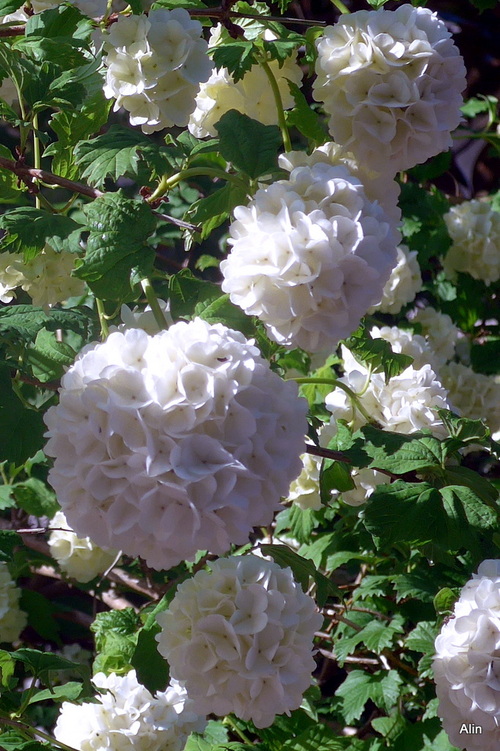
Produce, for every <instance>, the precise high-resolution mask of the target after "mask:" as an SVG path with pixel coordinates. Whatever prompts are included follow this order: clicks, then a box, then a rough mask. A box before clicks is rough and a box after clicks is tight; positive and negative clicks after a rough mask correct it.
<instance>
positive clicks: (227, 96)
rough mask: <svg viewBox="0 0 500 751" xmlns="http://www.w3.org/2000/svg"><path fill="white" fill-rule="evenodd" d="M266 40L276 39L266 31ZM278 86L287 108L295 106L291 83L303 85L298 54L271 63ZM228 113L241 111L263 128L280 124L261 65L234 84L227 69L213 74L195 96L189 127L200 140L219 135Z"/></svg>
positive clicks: (214, 41)
mask: <svg viewBox="0 0 500 751" xmlns="http://www.w3.org/2000/svg"><path fill="white" fill-rule="evenodd" d="M220 29H221V27H220V26H217V27H215V29H213V30H212V32H211V38H210V42H209V46H210V47H213V46H215V45H216V44H217V43H218V41H219V39H220V37H221V33H220ZM263 36H264V37H265V38H266V39H275V35H274V34H273V33H271V32H267V33H265V34H264V35H263ZM268 65H269V67H270V69H271V73H272V74H273V76H274V78H275V80H276V84H277V86H278V89H279V92H280V96H281V101H282V105H283V108H284V109H290V108H291V107H293V106H294V98H293V96H292V95H291V93H290V89H289V86H288V81H291V82H292V83H294V84H296V85H297V86H300V83H301V81H302V71H301V69H300V67H299V66H298V65H297V63H296V62H295V55H293V56H290V57H288V58H286V60H285V61H284V62H283V63H282V65H281V67H280V64H279V62H278V61H277V60H271V61H270V62H269V63H268ZM229 110H238V112H241V113H243V114H244V115H247V116H248V117H251V118H253V119H254V120H258V121H259V122H260V123H263V125H275V124H277V123H278V111H277V108H276V101H275V99H274V95H273V91H272V88H271V86H270V85H269V79H268V77H267V75H266V73H265V71H264V69H263V68H262V66H261V65H252V67H251V68H250V70H249V71H248V72H247V73H245V75H244V76H243V78H241V79H240V80H239V81H237V82H235V81H234V80H233V78H232V76H231V74H230V73H229V71H228V70H227V68H218V69H216V70H214V71H213V73H212V75H211V76H210V78H209V79H208V81H207V82H206V83H203V84H202V85H201V87H200V92H199V94H198V95H197V97H196V109H195V111H194V112H193V113H192V115H191V117H190V118H189V124H188V128H189V130H190V132H191V133H192V134H193V135H194V136H196V137H197V138H204V137H205V136H216V135H217V131H216V129H215V127H214V126H215V124H216V123H217V122H218V121H219V120H220V118H221V117H222V115H224V114H225V113H226V112H229Z"/></svg>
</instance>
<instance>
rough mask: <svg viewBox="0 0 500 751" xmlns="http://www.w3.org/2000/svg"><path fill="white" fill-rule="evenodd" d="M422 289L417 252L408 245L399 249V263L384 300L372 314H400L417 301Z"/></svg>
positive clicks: (389, 281)
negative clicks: (410, 303)
mask: <svg viewBox="0 0 500 751" xmlns="http://www.w3.org/2000/svg"><path fill="white" fill-rule="evenodd" d="M421 289H422V276H421V274H420V266H419V265H418V261H417V251H416V250H409V248H408V247H407V246H406V245H400V246H399V247H398V262H397V264H396V267H395V268H394V269H393V270H392V273H391V275H390V277H389V280H388V282H387V284H386V285H385V287H384V290H383V293H382V299H381V300H380V302H379V303H377V305H375V306H374V307H373V308H371V310H370V313H373V312H374V311H376V310H378V311H380V313H399V311H400V310H401V308H403V307H404V306H405V305H407V304H408V303H409V302H411V301H412V300H414V299H415V295H416V294H417V292H420V290H421Z"/></svg>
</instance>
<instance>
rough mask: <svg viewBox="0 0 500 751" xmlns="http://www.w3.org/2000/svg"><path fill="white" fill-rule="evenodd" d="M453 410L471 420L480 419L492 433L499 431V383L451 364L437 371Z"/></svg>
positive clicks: (469, 369) (459, 364)
mask: <svg viewBox="0 0 500 751" xmlns="http://www.w3.org/2000/svg"><path fill="white" fill-rule="evenodd" d="M439 375H440V378H441V380H442V382H443V386H444V387H445V388H446V389H447V390H448V392H449V399H450V402H451V403H452V404H453V407H454V408H455V409H456V410H457V411H458V412H459V413H460V414H461V415H463V416H464V417H468V418H469V419H470V420H483V421H484V422H485V423H486V424H487V425H488V427H489V428H490V430H491V432H492V433H494V432H495V431H497V430H500V383H499V382H498V381H496V380H495V378H493V377H492V376H487V375H484V373H476V372H475V371H474V370H472V368H469V367H468V366H467V365H462V363H458V362H450V363H448V364H447V365H443V366H442V367H441V368H440V371H439Z"/></svg>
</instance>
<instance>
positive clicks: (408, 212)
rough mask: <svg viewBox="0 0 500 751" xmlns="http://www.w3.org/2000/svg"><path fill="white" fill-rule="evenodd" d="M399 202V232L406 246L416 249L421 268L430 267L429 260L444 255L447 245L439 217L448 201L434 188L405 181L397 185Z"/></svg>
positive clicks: (448, 240)
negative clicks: (399, 188)
mask: <svg viewBox="0 0 500 751" xmlns="http://www.w3.org/2000/svg"><path fill="white" fill-rule="evenodd" d="M399 204H400V206H401V210H402V213H403V225H402V228H401V231H402V234H403V237H404V238H405V241H406V243H407V245H408V247H409V248H410V250H416V251H417V252H418V262H419V264H420V267H421V268H422V270H424V271H425V270H427V269H429V268H431V267H432V268H433V266H432V260H431V259H432V258H433V257H436V256H437V257H439V256H443V255H445V254H446V252H447V250H448V248H449V247H450V245H451V240H450V236H449V234H448V230H447V228H446V224H445V222H444V219H443V215H444V214H445V213H446V212H447V211H449V208H450V205H449V203H448V200H447V199H446V197H445V196H444V194H443V193H441V192H440V191H439V190H437V188H430V189H429V190H426V189H424V188H422V187H421V186H419V185H417V184H416V183H410V182H408V183H405V184H403V185H402V186H401V196H400V200H399Z"/></svg>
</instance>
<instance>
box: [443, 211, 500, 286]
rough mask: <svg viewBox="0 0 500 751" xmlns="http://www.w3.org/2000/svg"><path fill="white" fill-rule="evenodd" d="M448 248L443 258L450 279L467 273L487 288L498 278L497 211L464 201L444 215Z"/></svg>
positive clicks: (499, 221) (499, 218)
mask: <svg viewBox="0 0 500 751" xmlns="http://www.w3.org/2000/svg"><path fill="white" fill-rule="evenodd" d="M444 220H445V222H446V226H447V228H448V234H449V235H450V237H451V241H452V244H451V247H450V249H449V250H448V252H447V254H446V256H445V257H444V259H443V268H444V270H445V273H446V275H447V276H448V277H450V278H455V277H456V272H457V271H460V272H462V273H466V274H470V275H471V276H472V277H473V278H474V279H480V280H481V281H483V282H484V283H485V284H486V285H488V286H489V285H490V284H491V283H492V282H497V281H498V280H499V279H500V212H498V211H495V210H494V209H493V208H492V207H491V205H490V204H489V203H485V202H484V201H477V200H474V201H464V202H463V203H461V204H459V205H458V206H452V207H451V209H450V211H449V212H448V213H447V214H445V215H444Z"/></svg>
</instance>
